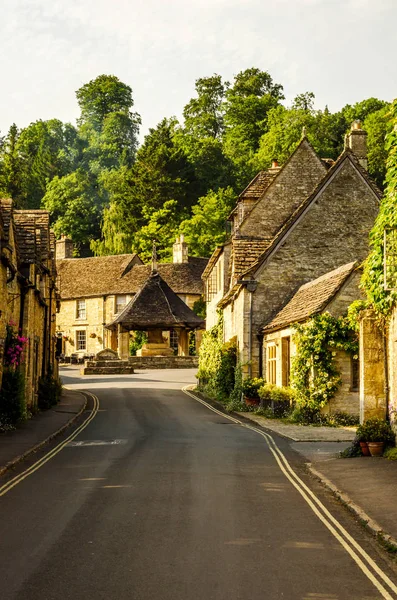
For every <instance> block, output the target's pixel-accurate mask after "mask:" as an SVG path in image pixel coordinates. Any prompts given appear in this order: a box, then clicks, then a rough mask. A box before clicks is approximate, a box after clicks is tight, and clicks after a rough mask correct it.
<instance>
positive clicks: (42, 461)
mask: <svg viewBox="0 0 397 600" xmlns="http://www.w3.org/2000/svg"><path fill="white" fill-rule="evenodd" d="M84 393H85V394H89V395H90V396H91V397H92V399H93V401H94V406H93V408H92V410H91V412H90V414H89V416H88V417H87V418H86V420H85V421H84V422H83V423H82V424H81V425H79V427H78V428H77V429H76V430H75V431H74V432H73V433H72V434H70V435H69V437H67V438H66V439H65V440H63V441H62V442H61V443H60V444H58V446H55V448H53V449H52V450H50V452H48V453H47V454H45V455H44V456H43V457H42V458H40V460H38V461H37V462H35V463H34V464H33V465H31V466H30V467H29V468H28V469H26V470H25V471H23V472H22V473H20V474H19V475H16V476H15V477H13V478H12V479H10V481H7V483H5V484H4V485H3V486H1V487H0V496H4V494H6V493H7V492H9V491H10V490H12V488H14V487H15V486H16V485H18V483H21V481H23V480H24V479H26V478H27V477H29V476H30V475H33V473H35V471H37V470H38V469H40V467H42V466H43V465H45V464H46V463H47V462H48V461H49V460H51V459H52V458H54V456H56V455H57V454H58V453H59V452H60V451H61V450H63V448H64V447H65V446H67V444H68V443H69V442H71V441H72V440H74V439H75V438H76V437H77V436H78V435H79V434H80V433H81V432H82V431H83V429H85V428H86V427H87V426H88V425H89V424H90V423H91V421H92V420H93V419H94V417H95V415H96V414H97V412H98V410H99V400H98V398H97V396H95V394H91V392H84Z"/></svg>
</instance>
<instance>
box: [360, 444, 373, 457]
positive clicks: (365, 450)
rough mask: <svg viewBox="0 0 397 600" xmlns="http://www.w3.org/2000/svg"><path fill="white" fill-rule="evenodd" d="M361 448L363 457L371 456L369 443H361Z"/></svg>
mask: <svg viewBox="0 0 397 600" xmlns="http://www.w3.org/2000/svg"><path fill="white" fill-rule="evenodd" d="M360 448H361V452H362V455H363V456H371V453H370V451H369V448H368V444H367V442H360Z"/></svg>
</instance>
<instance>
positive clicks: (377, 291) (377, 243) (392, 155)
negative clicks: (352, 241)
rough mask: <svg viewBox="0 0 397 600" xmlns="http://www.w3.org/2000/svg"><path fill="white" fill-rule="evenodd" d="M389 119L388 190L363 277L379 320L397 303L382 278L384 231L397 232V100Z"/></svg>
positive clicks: (396, 295)
mask: <svg viewBox="0 0 397 600" xmlns="http://www.w3.org/2000/svg"><path fill="white" fill-rule="evenodd" d="M390 120H391V121H392V123H393V124H394V128H393V129H392V131H391V132H390V133H389V134H388V135H387V136H386V149H387V151H388V158H387V164H386V167H387V173H386V190H385V195H384V197H383V200H382V202H381V206H380V210H379V214H378V217H377V219H376V221H375V225H374V227H373V229H372V231H371V234H370V244H371V252H370V254H369V256H368V258H367V260H366V261H365V264H364V274H363V278H362V285H363V287H364V289H365V291H366V293H367V297H368V300H369V302H370V304H371V305H372V307H373V308H374V310H375V312H376V313H377V314H378V315H379V316H380V317H382V316H383V317H387V316H389V315H390V313H391V311H392V309H393V306H394V305H395V303H396V300H397V292H396V291H388V290H385V289H384V277H383V266H384V256H383V254H384V252H383V239H384V231H385V229H388V228H396V229H397V99H396V100H394V102H393V103H392V105H391V109H390Z"/></svg>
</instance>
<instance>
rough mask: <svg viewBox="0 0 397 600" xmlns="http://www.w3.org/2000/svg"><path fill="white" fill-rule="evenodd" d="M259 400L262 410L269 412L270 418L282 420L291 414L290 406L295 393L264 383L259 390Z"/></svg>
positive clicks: (288, 389)
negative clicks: (270, 413)
mask: <svg viewBox="0 0 397 600" xmlns="http://www.w3.org/2000/svg"><path fill="white" fill-rule="evenodd" d="M259 398H260V399H261V408H262V409H263V410H265V411H269V410H271V412H272V413H273V414H272V416H274V417H280V418H282V417H285V416H287V415H288V414H289V413H290V412H291V406H292V404H293V402H294V401H295V391H294V390H293V389H291V388H288V387H277V386H276V385H273V384H272V383H265V385H263V386H261V388H260V389H259Z"/></svg>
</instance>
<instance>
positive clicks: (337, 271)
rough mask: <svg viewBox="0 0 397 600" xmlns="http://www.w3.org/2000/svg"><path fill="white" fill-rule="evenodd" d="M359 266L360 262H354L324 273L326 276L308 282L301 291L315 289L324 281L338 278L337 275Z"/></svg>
mask: <svg viewBox="0 0 397 600" xmlns="http://www.w3.org/2000/svg"><path fill="white" fill-rule="evenodd" d="M357 265H358V261H357V260H353V261H352V262H350V263H346V264H344V265H341V266H340V267H337V268H336V269H333V270H332V271H328V272H327V273H324V275H320V277H317V279H312V280H311V281H308V282H307V283H304V284H302V285H301V286H300V288H299V289H300V290H305V289H308V288H310V287H314V286H315V285H317V284H319V283H322V282H323V281H326V280H327V279H331V278H332V277H336V275H340V274H341V273H343V272H344V271H346V273H348V272H350V271H353V270H354V269H355V267H356V266H357Z"/></svg>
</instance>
